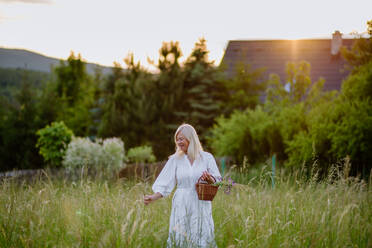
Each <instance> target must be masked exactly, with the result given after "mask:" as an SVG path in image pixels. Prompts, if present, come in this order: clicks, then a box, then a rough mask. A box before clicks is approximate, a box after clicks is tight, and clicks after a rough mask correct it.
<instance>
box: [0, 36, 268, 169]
mask: <svg viewBox="0 0 372 248" xmlns="http://www.w3.org/2000/svg"><path fill="white" fill-rule="evenodd" d="M159 55H160V57H159V60H158V61H157V62H156V63H153V64H154V66H155V67H156V70H157V72H156V73H153V72H150V71H148V70H146V69H145V68H143V67H142V66H141V64H140V63H139V62H136V61H135V60H134V56H133V55H132V54H131V55H129V56H128V57H127V58H125V59H124V62H125V64H126V67H125V69H123V68H122V66H121V65H120V64H119V63H115V66H114V68H113V70H112V73H111V74H109V75H108V76H104V75H103V74H102V73H101V72H100V71H96V73H95V75H94V76H91V75H89V74H88V73H87V72H86V67H85V63H84V62H83V60H82V58H81V57H80V55H79V56H75V55H74V54H73V53H72V54H71V55H70V56H69V58H68V59H67V61H66V62H63V61H61V62H60V65H59V66H57V67H56V68H54V70H53V73H52V75H50V77H49V78H48V79H47V80H45V82H43V85H42V86H41V87H35V86H39V85H38V84H35V83H34V82H33V81H31V80H28V78H30V72H27V71H26V70H24V71H23V76H22V83H21V85H20V87H19V90H18V91H17V92H15V93H14V94H13V95H12V98H11V99H10V98H9V97H5V96H4V94H2V95H1V96H0V101H1V107H0V118H1V123H0V134H1V139H0V163H1V169H2V170H9V169H13V168H35V167H42V166H44V163H43V161H42V158H41V157H40V155H39V154H38V151H37V149H36V148H35V144H36V142H37V136H36V132H37V130H39V129H41V128H43V127H45V126H46V125H47V124H50V123H51V122H54V121H63V122H64V123H65V124H66V125H67V126H68V127H69V128H70V129H71V130H72V131H73V132H74V135H76V136H81V137H90V138H92V139H95V138H107V137H119V138H121V139H122V140H123V141H124V144H125V148H126V150H127V149H129V148H132V147H137V146H142V145H150V146H151V147H152V148H153V150H154V153H155V156H156V158H157V159H159V160H162V159H166V158H167V156H168V155H170V154H171V153H172V152H173V151H174V142H173V134H174V131H175V128H176V127H177V126H178V125H180V124H181V123H183V122H188V123H191V124H193V125H194V126H195V128H196V129H197V130H198V132H199V133H200V134H201V138H202V140H203V141H204V143H205V146H207V143H206V137H207V136H208V135H210V131H209V128H210V127H211V126H212V125H213V124H214V119H215V118H216V117H217V116H219V115H221V114H225V115H229V114H230V113H231V112H232V111H233V109H236V108H240V109H245V108H247V107H254V106H255V105H258V104H259V97H258V96H259V95H260V94H262V93H263V90H264V88H265V82H264V81H263V79H262V76H260V75H261V73H260V71H250V70H248V71H244V72H242V71H241V70H240V69H241V68H240V69H239V71H240V73H239V74H238V76H237V77H236V78H233V79H227V78H226V77H225V73H224V71H223V70H222V69H221V68H219V67H216V66H214V64H213V62H212V61H210V60H209V59H208V50H207V47H206V41H205V40H204V39H200V40H199V41H198V42H197V43H196V44H195V47H194V49H193V51H192V52H191V54H190V55H189V56H188V57H187V58H186V60H185V62H184V63H182V64H181V63H180V58H181V56H182V52H181V49H180V46H179V43H178V42H169V43H163V45H162V47H161V48H160V50H159ZM242 73H243V74H242ZM31 74H32V73H31ZM251 75H252V76H251ZM239 77H240V78H239ZM242 80H243V81H242ZM252 89H254V92H253V91H252ZM235 92H236V93H237V94H235Z"/></svg>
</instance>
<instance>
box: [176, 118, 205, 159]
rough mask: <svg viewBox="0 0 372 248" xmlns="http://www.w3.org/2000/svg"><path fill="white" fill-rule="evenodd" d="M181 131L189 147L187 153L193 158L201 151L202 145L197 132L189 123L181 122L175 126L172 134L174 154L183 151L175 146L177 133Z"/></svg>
mask: <svg viewBox="0 0 372 248" xmlns="http://www.w3.org/2000/svg"><path fill="white" fill-rule="evenodd" d="M179 133H182V134H183V136H185V137H186V139H187V140H188V142H189V147H188V148H187V155H188V156H189V157H190V158H191V159H192V160H195V159H196V158H197V157H198V156H199V155H201V152H202V151H203V147H202V145H201V144H200V141H199V137H198V134H197V133H196V131H195V129H194V128H193V126H191V125H190V124H182V125H181V126H179V127H178V128H177V131H176V133H175V134H174V142H175V143H176V154H179V155H180V154H183V151H182V150H181V149H180V148H179V147H178V146H177V135H178V134H179Z"/></svg>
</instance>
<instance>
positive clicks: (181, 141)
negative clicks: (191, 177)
mask: <svg viewBox="0 0 372 248" xmlns="http://www.w3.org/2000/svg"><path fill="white" fill-rule="evenodd" d="M176 144H177V146H178V148H179V149H181V150H182V151H183V152H184V153H187V148H189V141H188V140H187V139H186V137H185V136H184V135H183V134H182V133H181V132H179V133H178V134H177V136H176Z"/></svg>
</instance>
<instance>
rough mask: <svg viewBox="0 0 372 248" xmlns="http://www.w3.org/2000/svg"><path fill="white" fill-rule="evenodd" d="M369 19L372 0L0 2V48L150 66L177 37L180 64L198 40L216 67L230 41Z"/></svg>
mask: <svg viewBox="0 0 372 248" xmlns="http://www.w3.org/2000/svg"><path fill="white" fill-rule="evenodd" d="M371 19H372V1H371V0H353V1H351V0H312V1H308V0H307V1H304V0H256V1H252V0H245V1H244V0H241V1H238V0H229V1H226V0H225V1H222V0H213V1H212V0H183V1H179V0H132V1H127V0H101V1H98V0H97V1H96V0H0V47H5V48H23V49H28V50H32V51H35V52H38V53H41V54H44V55H47V56H51V57H56V58H63V59H66V58H67V57H68V56H69V54H70V52H71V51H74V52H75V53H80V54H81V56H82V58H83V59H85V60H87V61H89V62H94V63H99V64H102V65H107V66H111V65H113V62H114V61H116V62H119V63H121V64H124V63H123V59H124V58H125V57H126V56H127V55H128V54H129V53H133V54H134V58H135V60H136V61H140V62H141V64H142V65H143V66H144V67H146V68H149V69H151V67H153V66H152V65H151V64H149V63H148V60H147V58H150V59H151V60H154V61H155V62H156V61H157V59H158V53H159V49H160V47H161V45H162V42H164V41H166V42H169V41H179V43H180V46H181V49H182V52H183V57H182V59H181V61H182V60H185V59H186V58H187V57H188V56H189V55H190V53H191V51H192V48H193V47H194V44H195V42H197V40H198V39H199V38H201V37H204V38H205V39H206V40H207V47H208V50H209V51H210V54H209V58H210V59H211V60H213V61H215V64H216V65H218V64H219V63H220V61H221V59H222V57H223V54H224V50H225V48H226V46H227V43H228V41H229V40H237V39H238V40H252V39H253V40H254V39H306V38H314V39H316V38H331V35H332V33H333V32H334V31H335V30H339V31H341V33H343V34H345V35H348V34H350V33H351V32H355V31H356V32H358V33H362V32H365V31H366V22H367V20H371ZM124 67H125V66H124Z"/></svg>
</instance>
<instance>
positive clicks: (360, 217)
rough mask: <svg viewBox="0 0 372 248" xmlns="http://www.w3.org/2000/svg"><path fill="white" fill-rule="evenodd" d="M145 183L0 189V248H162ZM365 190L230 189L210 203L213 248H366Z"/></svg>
mask: <svg viewBox="0 0 372 248" xmlns="http://www.w3.org/2000/svg"><path fill="white" fill-rule="evenodd" d="M147 193H151V183H143V182H134V181H124V180H113V181H109V182H107V181H102V180H88V179H84V180H77V181H76V182H71V180H69V181H67V180H61V179H59V180H57V179H48V178H45V179H43V180H35V181H33V182H19V180H4V181H2V182H1V183H0V202H1V204H0V245H1V247H165V245H166V239H167V235H168V220H169V215H170V209H171V197H170V198H166V199H161V200H159V201H157V202H155V203H154V204H150V205H149V206H144V205H143V203H142V199H143V195H144V194H147ZM371 193H372V187H371V183H365V182H363V181H362V182H361V181H357V180H353V179H348V180H338V181H337V182H333V183H326V182H324V183H319V182H318V183H314V182H312V181H308V182H306V183H305V182H299V181H296V180H284V179H283V180H280V179H279V180H277V183H276V188H275V189H272V188H271V184H270V183H264V180H263V181H262V183H254V184H253V183H251V184H248V185H242V184H241V185H236V186H235V187H234V189H233V190H232V192H231V194H224V193H223V191H219V192H218V194H217V196H216V198H215V200H214V201H213V217H214V221H215V235H216V242H217V244H218V246H219V247H372V197H371V196H372V194H371Z"/></svg>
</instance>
